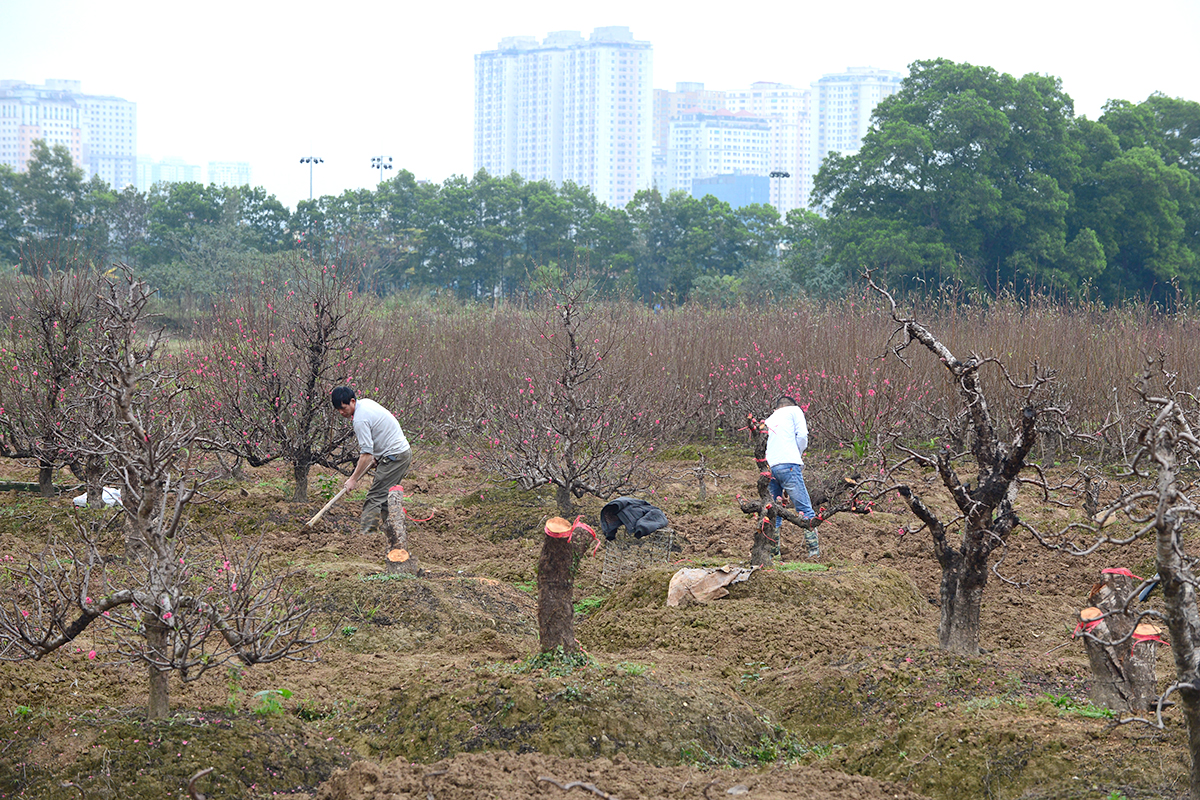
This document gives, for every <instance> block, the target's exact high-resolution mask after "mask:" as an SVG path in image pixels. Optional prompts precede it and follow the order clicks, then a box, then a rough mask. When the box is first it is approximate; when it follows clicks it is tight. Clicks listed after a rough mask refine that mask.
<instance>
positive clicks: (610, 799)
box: [538, 776, 617, 800]
mask: <svg viewBox="0 0 1200 800" xmlns="http://www.w3.org/2000/svg"><path fill="white" fill-rule="evenodd" d="M538 783H553V784H554V785H555V786H557V787H558V788H560V789H562V790H563V791H564V792H565V791H568V790H570V789H575V788H579V789H585V790H587V791H589V792H591V793H592V794H594V795H596V797H602V798H604V800H617V796H616V795H612V794H608V793H607V792H602V791H600V790H599V789H597V788H596V785H595V784H594V783H584V782H583V781H571V782H570V783H565V784H564V783H559V782H558V781H556V780H554V778H547V777H545V776H541V777H539V778H538Z"/></svg>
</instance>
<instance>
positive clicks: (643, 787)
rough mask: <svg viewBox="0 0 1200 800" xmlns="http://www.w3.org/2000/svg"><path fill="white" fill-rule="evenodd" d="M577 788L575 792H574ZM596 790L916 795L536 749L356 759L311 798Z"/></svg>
mask: <svg viewBox="0 0 1200 800" xmlns="http://www.w3.org/2000/svg"><path fill="white" fill-rule="evenodd" d="M577 790H578V791H577ZM589 795H591V796H597V797H605V798H611V800H616V798H620V800H639V798H642V799H644V800H654V799H655V798H663V797H670V798H679V800H684V799H685V798H704V800H715V798H720V797H739V796H746V797H753V798H756V800H875V798H879V799H880V800H882V799H883V798H888V800H919V799H920V798H922V797H924V795H919V794H916V793H914V792H912V791H911V790H909V789H907V788H905V787H903V786H900V785H898V784H892V783H881V782H879V781H876V780H873V779H871V778H863V777H859V776H855V775H844V774H842V773H838V772H830V771H827V770H819V769H815V768H812V767H776V768H773V769H768V770H761V771H756V770H714V771H710V772H698V771H697V770H695V769H692V768H690V767H655V766H652V765H650V764H643V763H639V762H637V761H631V760H629V759H627V758H625V757H624V756H622V755H617V756H615V757H613V758H612V759H608V758H599V759H595V760H592V761H580V760H578V759H564V758H556V757H554V756H547V755H543V754H541V753H525V754H521V755H516V754H513V753H475V754H470V755H461V756H456V757H454V758H452V759H446V760H443V761H439V762H437V763H434V764H429V765H424V764H410V763H408V762H406V761H404V760H401V759H398V760H396V761H395V762H393V763H391V764H389V765H386V766H380V765H378V764H373V763H369V762H363V761H359V762H355V763H354V764H352V765H351V766H350V768H349V769H347V770H338V771H337V772H335V773H334V775H333V777H332V778H331V779H330V780H329V781H328V782H327V783H325V784H324V785H323V786H321V788H320V790H319V791H318V792H317V795H316V797H317V800H369V799H371V800H373V798H380V797H388V798H395V800H409V798H412V800H417V798H420V800H425V798H429V797H434V798H437V800H484V798H489V799H490V798H504V800H527V799H528V798H552V797H573V796H579V797H586V796H589Z"/></svg>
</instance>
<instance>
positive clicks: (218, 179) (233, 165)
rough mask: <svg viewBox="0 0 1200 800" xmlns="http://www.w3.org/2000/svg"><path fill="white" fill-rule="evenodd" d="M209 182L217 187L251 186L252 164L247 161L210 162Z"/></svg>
mask: <svg viewBox="0 0 1200 800" xmlns="http://www.w3.org/2000/svg"><path fill="white" fill-rule="evenodd" d="M208 182H209V183H215V184H216V185H217V186H250V185H251V183H250V164H249V163H247V162H245V161H210V162H208Z"/></svg>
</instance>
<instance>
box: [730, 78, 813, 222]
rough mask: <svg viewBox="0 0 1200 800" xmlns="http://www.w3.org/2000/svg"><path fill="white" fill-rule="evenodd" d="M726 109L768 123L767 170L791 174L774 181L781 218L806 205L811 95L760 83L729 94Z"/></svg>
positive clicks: (774, 196) (774, 200) (809, 180)
mask: <svg viewBox="0 0 1200 800" xmlns="http://www.w3.org/2000/svg"><path fill="white" fill-rule="evenodd" d="M725 102H726V106H727V107H728V108H729V109H731V110H733V111H744V112H747V113H750V114H753V115H754V116H756V117H761V118H762V119H765V120H767V121H768V122H769V124H770V141H769V151H770V152H769V157H768V164H767V170H766V171H765V172H760V173H757V174H760V175H769V174H770V173H772V172H774V173H784V172H785V173H787V174H788V177H786V178H783V177H778V178H772V179H771V205H772V206H774V207H775V209H776V210H777V211H778V212H779V213H780V214H787V212H789V211H791V210H792V209H794V208H801V207H803V206H805V205H806V203H807V201H808V195H809V193H810V192H811V190H812V177H811V175H809V174H808V149H809V122H808V115H809V91H808V90H807V89H800V88H797V87H795V86H789V85H788V84H785V83H773V82H768V81H758V82H755V83H753V84H751V85H750V88H749V89H741V90H737V91H730V92H726V99H725Z"/></svg>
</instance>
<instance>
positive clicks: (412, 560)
mask: <svg viewBox="0 0 1200 800" xmlns="http://www.w3.org/2000/svg"><path fill="white" fill-rule="evenodd" d="M380 514H381V517H382V518H381V520H380V527H381V528H382V529H383V535H384V536H386V537H387V557H386V560H385V563H386V565H387V571H388V572H389V573H408V574H410V575H415V574H417V571H418V570H420V568H421V567H420V565H419V564H418V563H417V557H416V556H415V555H414V554H413V553H412V552H411V551H410V550H409V549H408V528H407V527H406V526H405V524H404V489H403V488H402V487H400V486H393V487H392V488H391V489H389V490H388V498H387V504H386V505H385V506H384V507H383V508H382V509H380Z"/></svg>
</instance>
